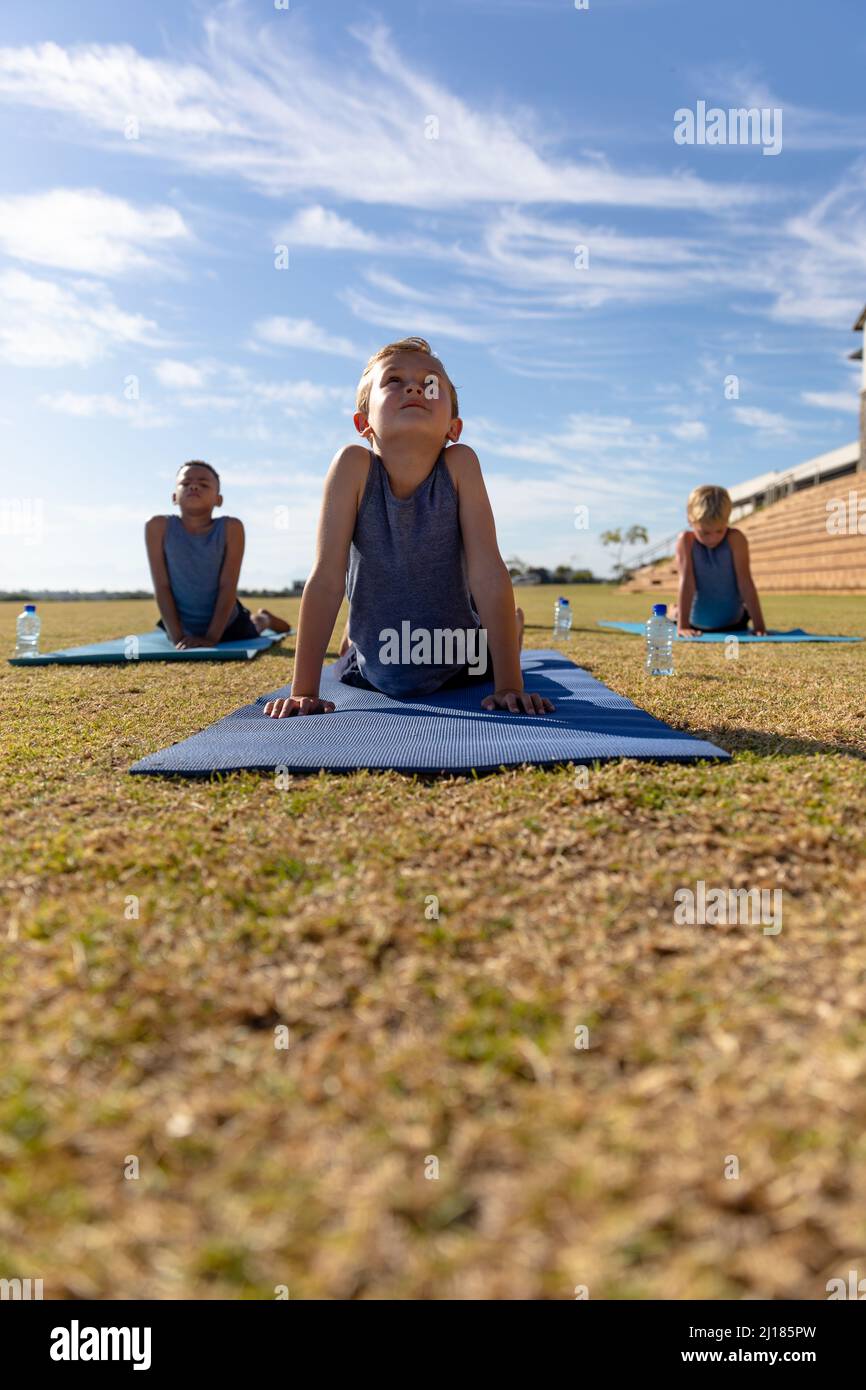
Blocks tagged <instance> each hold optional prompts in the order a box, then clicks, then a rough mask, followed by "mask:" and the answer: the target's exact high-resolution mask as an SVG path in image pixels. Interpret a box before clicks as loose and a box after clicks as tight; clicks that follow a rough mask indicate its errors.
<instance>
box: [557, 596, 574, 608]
mask: <svg viewBox="0 0 866 1390" xmlns="http://www.w3.org/2000/svg"><path fill="white" fill-rule="evenodd" d="M559 601H560V603H564V604H565V606H566V608H570V607H571V604H570V603H569V601H568V599H567V598H561V599H560V600H559Z"/></svg>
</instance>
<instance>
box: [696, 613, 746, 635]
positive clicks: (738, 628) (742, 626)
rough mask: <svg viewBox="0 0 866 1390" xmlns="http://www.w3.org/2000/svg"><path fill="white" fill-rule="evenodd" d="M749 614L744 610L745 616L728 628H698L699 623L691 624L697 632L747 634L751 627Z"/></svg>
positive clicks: (730, 624)
mask: <svg viewBox="0 0 866 1390" xmlns="http://www.w3.org/2000/svg"><path fill="white" fill-rule="evenodd" d="M749 621H750V619H749V614H748V612H747V611H746V610H745V609H744V610H743V616H742V618H740V619H739V621H738V622H736V623H729V624H728V625H727V627H698V625H697V623H690V624H689V626H690V627H693V628H694V630H695V632H745V631H746V629H747V628H748V626H749Z"/></svg>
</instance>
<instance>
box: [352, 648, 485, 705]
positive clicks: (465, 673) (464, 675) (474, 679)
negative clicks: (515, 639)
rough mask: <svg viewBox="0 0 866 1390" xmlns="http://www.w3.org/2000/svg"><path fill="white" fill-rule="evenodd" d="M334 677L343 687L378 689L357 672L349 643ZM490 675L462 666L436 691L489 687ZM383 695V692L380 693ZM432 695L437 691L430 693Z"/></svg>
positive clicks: (356, 664)
mask: <svg viewBox="0 0 866 1390" xmlns="http://www.w3.org/2000/svg"><path fill="white" fill-rule="evenodd" d="M333 669H334V675H335V676H336V677H337V678H338V679H339V680H341V681H342V682H343V684H344V685H354V686H357V687H358V688H359V689H360V690H378V689H379V687H378V686H376V685H373V684H371V682H370V681H368V680H367V678H366V676H362V675H361V672H360V671H359V670H358V648H357V647H356V646H355V644H354V642H350V644H349V647H348V649H347V650H346V651H345V652H344V653H343V655H342V656H340V657H338V658H337V660H336V662H335V663H334V668H333ZM489 684H490V674H489V672H487V671H485V673H484V675H478V674H477V672H476V673H473V672H471V671H470V670H469V668H468V666H463V667H461V668H460V670H459V671H455V672H454V674H453V675H452V676H449V677H448V679H447V680H446V681H444V682H443V684H442V685H440V686H439V687H438V690H452V689H454V687H455V686H466V685H489ZM380 693H383V692H380ZM431 693H433V694H436V693H438V691H433V692H431Z"/></svg>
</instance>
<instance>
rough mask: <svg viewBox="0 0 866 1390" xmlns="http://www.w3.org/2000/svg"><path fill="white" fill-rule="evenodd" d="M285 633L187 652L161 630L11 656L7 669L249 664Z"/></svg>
mask: <svg viewBox="0 0 866 1390" xmlns="http://www.w3.org/2000/svg"><path fill="white" fill-rule="evenodd" d="M286 636H288V634H287V633H285V632H271V630H270V628H265V630H264V632H263V633H262V635H261V636H260V637H246V638H244V639H243V641H240V642H220V644H219V646H216V647H192V648H191V649H190V650H189V651H187V652H179V651H176V650H175V647H174V643H173V642H172V641H171V640H170V639H169V638H168V637H167V636H166V634H165V633H164V632H163V631H162V629H161V628H158V627H157V628H154V630H153V632H136V633H132V634H131V635H130V636H129V637H115V638H114V639H113V640H112V641H111V642H93V643H91V644H90V646H87V647H64V648H63V649H62V650H61V651H59V652H40V653H39V655H38V656H13V657H10V659H9V664H10V666H104V665H115V666H117V665H124V664H126V663H129V662H135V661H252V660H253V658H254V657H257V656H258V654H259V652H265V651H267V650H268V648H269V647H272V646H273V645H274V643H275V642H282V640H283V638H284V637H286Z"/></svg>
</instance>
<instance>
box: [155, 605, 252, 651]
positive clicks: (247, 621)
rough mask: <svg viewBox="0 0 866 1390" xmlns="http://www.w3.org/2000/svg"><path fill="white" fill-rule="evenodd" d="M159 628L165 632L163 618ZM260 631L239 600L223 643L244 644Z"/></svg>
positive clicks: (159, 620) (160, 620)
mask: <svg viewBox="0 0 866 1390" xmlns="http://www.w3.org/2000/svg"><path fill="white" fill-rule="evenodd" d="M156 625H157V627H161V628H162V630H163V632H165V623H164V622H163V621H162V618H158V619H157V623H156ZM258 635H259V630H258V628H257V627H256V625H255V623H254V622H253V620H252V618H251V616H250V610H249V609H248V608H244V605H243V604H242V603H241V602H240V600H238V611H237V614H236V615H235V617H234V618H232V620H231V622H230V623H229V625H228V627H227V628H226V630H225V632H224V633H223V635H222V637H221V638H220V641H221V642H243V641H244V640H245V639H246V638H247V637H258Z"/></svg>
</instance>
